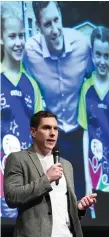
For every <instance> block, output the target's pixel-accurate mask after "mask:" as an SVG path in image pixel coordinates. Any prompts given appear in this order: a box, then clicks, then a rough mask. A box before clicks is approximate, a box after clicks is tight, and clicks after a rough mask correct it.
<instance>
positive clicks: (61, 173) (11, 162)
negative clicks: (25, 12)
mask: <svg viewBox="0 0 109 237" xmlns="http://www.w3.org/2000/svg"><path fill="white" fill-rule="evenodd" d="M30 132H31V135H32V138H33V145H32V146H31V147H30V148H29V149H27V150H25V151H20V152H15V153H11V154H10V155H9V156H8V158H7V162H6V166H5V174H4V191H5V198H6V202H7V204H8V205H9V207H11V208H15V207H17V208H18V217H17V221H16V226H15V230H14V237H19V236H22V237H82V236H83V234H82V230H81V225H80V220H79V219H81V217H82V216H83V215H84V214H85V210H86V209H87V208H88V207H89V206H91V205H92V204H94V203H96V193H95V194H90V195H88V196H85V197H83V198H82V199H81V200H80V201H79V202H77V200H76V196H75V192H74V182H73V170H72V165H71V164H70V162H69V161H67V160H64V159H62V158H61V159H60V162H56V163H55V164H54V159H53V154H52V151H53V148H54V147H55V145H56V143H57V138H58V123H57V117H56V116H55V115H54V114H53V113H51V112H48V111H40V112H38V113H36V114H34V115H33V116H32V118H31V121H30ZM57 180H59V183H58V185H56V181H57Z"/></svg>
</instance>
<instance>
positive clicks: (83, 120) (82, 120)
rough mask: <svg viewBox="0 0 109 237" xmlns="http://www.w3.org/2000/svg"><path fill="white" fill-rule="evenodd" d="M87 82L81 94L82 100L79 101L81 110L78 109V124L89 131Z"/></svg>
mask: <svg viewBox="0 0 109 237" xmlns="http://www.w3.org/2000/svg"><path fill="white" fill-rule="evenodd" d="M85 95H86V82H84V84H83V86H82V89H81V94H80V100H79V108H78V123H79V124H80V126H81V127H83V128H84V129H86V130H87V112H86V99H85Z"/></svg>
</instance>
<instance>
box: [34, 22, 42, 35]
mask: <svg viewBox="0 0 109 237" xmlns="http://www.w3.org/2000/svg"><path fill="white" fill-rule="evenodd" d="M35 25H36V30H37V32H40V33H41V28H40V25H39V24H38V22H37V21H35Z"/></svg>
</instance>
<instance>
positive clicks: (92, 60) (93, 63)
mask: <svg viewBox="0 0 109 237" xmlns="http://www.w3.org/2000/svg"><path fill="white" fill-rule="evenodd" d="M91 57H92V62H93V64H94V55H93V51H92V52H91Z"/></svg>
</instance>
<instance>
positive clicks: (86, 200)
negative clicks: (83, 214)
mask: <svg viewBox="0 0 109 237" xmlns="http://www.w3.org/2000/svg"><path fill="white" fill-rule="evenodd" d="M96 196H97V194H96V193H92V194H89V195H87V196H85V197H83V198H82V199H81V200H80V201H79V202H78V209H79V210H86V209H87V208H89V207H90V206H92V205H93V204H95V203H96Z"/></svg>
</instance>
